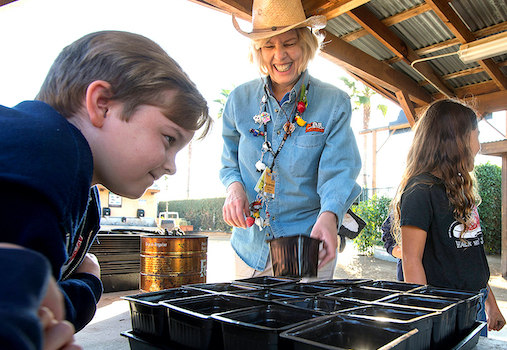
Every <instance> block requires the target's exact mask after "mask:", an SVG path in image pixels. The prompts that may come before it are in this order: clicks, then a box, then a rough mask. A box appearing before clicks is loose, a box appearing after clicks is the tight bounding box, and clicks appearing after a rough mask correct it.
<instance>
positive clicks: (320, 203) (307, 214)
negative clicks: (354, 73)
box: [220, 71, 361, 271]
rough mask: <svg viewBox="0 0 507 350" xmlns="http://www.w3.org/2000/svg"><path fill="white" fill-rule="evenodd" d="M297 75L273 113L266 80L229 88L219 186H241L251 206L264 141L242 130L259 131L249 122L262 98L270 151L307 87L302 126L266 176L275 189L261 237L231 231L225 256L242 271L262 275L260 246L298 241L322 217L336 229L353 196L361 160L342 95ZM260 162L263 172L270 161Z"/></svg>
mask: <svg viewBox="0 0 507 350" xmlns="http://www.w3.org/2000/svg"><path fill="white" fill-rule="evenodd" d="M301 76H302V77H303V78H300V79H299V81H298V82H297V84H296V85H295V86H294V87H293V88H292V90H291V91H290V93H289V98H288V99H284V102H283V104H282V106H281V107H280V104H279V103H278V101H277V100H276V98H275V97H274V96H273V95H272V94H271V93H269V91H270V89H269V88H268V86H267V79H266V78H264V79H256V80H253V81H251V82H248V83H245V84H243V85H240V86H238V87H237V88H235V89H234V90H233V91H232V92H231V93H230V95H229V98H228V100H227V103H226V105H225V107H224V112H223V131H222V136H223V139H224V148H223V153H222V168H221V170H220V180H221V181H222V183H223V184H224V186H225V187H226V188H227V187H229V185H230V184H232V183H233V182H236V181H237V182H239V183H241V184H242V185H243V187H244V189H245V192H246V194H247V196H248V201H249V203H251V202H252V201H254V200H255V198H256V195H257V192H255V190H254V186H255V184H256V183H257V180H258V179H259V177H260V175H261V173H260V172H258V171H257V170H256V167H255V164H256V162H257V161H259V159H260V157H261V149H262V144H263V142H264V137H262V136H253V134H252V133H251V132H250V129H252V128H253V129H258V128H259V124H257V123H255V121H254V120H253V117H254V115H256V114H259V113H260V112H262V111H260V110H259V108H260V105H261V100H262V96H263V95H264V94H266V95H267V96H266V97H267V103H266V111H267V112H268V113H269V114H270V116H271V121H270V122H268V123H267V132H268V134H267V135H268V141H269V142H271V145H272V149H273V150H274V151H275V152H276V150H277V149H278V147H279V145H280V143H281V142H282V139H283V136H284V134H285V132H284V130H283V125H284V124H285V123H286V122H287V120H288V119H290V120H291V121H292V119H293V117H294V112H295V106H296V104H297V102H298V99H299V92H300V88H301V84H303V82H304V84H305V86H308V80H310V87H309V89H308V95H307V99H308V106H307V108H306V110H305V111H304V113H303V114H302V115H301V117H302V119H304V120H305V121H307V122H308V124H307V125H306V126H303V127H300V126H297V125H296V129H295V131H294V132H293V133H292V135H291V136H289V137H288V138H287V140H286V142H285V144H284V146H283V148H282V149H281V151H280V153H279V154H278V156H277V157H276V162H275V165H274V167H273V169H271V170H272V171H273V172H274V173H275V182H276V184H275V198H274V199H271V200H269V201H268V202H267V207H268V211H269V214H270V226H268V227H265V228H264V229H263V230H262V231H261V230H260V229H259V227H258V226H257V225H253V226H252V227H249V228H247V229H242V228H237V227H235V228H234V229H233V234H232V238H231V244H232V247H233V249H234V250H235V251H236V253H237V254H238V255H239V257H240V258H241V259H242V260H243V261H244V262H245V263H246V264H247V265H249V266H250V267H252V268H254V269H256V270H260V271H262V270H264V269H265V266H266V262H267V259H268V256H269V244H268V243H267V242H266V240H269V239H273V238H278V237H284V236H292V235H298V234H303V235H307V236H309V235H310V233H311V231H312V228H313V225H314V224H315V222H316V221H317V218H318V216H319V215H320V214H321V213H322V212H324V211H330V212H332V213H334V214H336V216H337V218H338V227H339V226H340V224H341V221H342V219H343V216H344V215H345V212H346V211H347V209H348V208H349V207H350V205H351V204H352V202H353V201H354V199H355V198H356V197H357V196H358V195H359V193H360V192H361V188H360V186H359V185H358V184H357V183H356V178H357V176H358V175H359V172H360V170H361V158H360V155H359V150H358V147H357V143H356V139H355V137H354V133H353V131H352V129H351V127H350V119H351V105H350V98H349V96H348V95H347V94H346V93H345V92H343V91H341V90H340V89H338V88H336V87H335V86H333V85H331V84H327V83H323V82H321V81H319V80H317V79H315V78H313V77H310V76H309V75H308V74H307V72H306V71H305V72H303V74H302V75H301ZM303 80H304V81H303ZM313 122H316V123H314V124H311V123H313ZM317 123H321V124H317ZM309 126H310V127H309ZM312 126H313V128H312ZM261 130H263V129H261ZM263 162H264V163H265V164H266V165H267V166H271V164H272V162H273V155H272V154H271V153H270V152H267V153H265V155H264V158H263ZM265 209H266V204H265V205H264V206H263V209H262V210H261V212H260V214H261V216H262V217H265V216H266V214H265Z"/></svg>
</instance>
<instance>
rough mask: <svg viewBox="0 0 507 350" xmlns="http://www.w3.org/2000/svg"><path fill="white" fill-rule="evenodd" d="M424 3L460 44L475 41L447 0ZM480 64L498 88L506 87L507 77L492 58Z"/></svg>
mask: <svg viewBox="0 0 507 350" xmlns="http://www.w3.org/2000/svg"><path fill="white" fill-rule="evenodd" d="M426 3H428V5H429V6H430V7H431V9H432V10H433V12H435V14H436V15H437V16H438V17H439V18H440V19H441V20H442V22H444V24H445V25H446V26H447V27H448V28H449V30H450V31H451V32H453V34H454V35H455V36H456V38H457V39H458V40H459V41H460V42H461V44H466V43H469V42H472V41H475V36H474V34H473V33H472V32H471V31H470V30H469V29H468V28H467V26H466V25H465V23H463V21H462V20H461V18H460V17H459V16H458V15H457V14H456V12H455V11H454V10H453V9H452V8H451V7H450V6H449V1H448V0H427V1H426ZM478 63H479V64H480V66H481V67H482V68H483V69H484V70H485V71H486V72H487V73H488V75H489V76H490V77H491V79H493V81H494V82H495V84H496V85H497V86H498V88H499V89H500V90H506V89H507V77H506V76H505V75H504V74H503V73H502V72H501V71H500V69H499V68H498V66H497V65H496V64H495V62H493V60H492V59H490V58H488V59H485V60H481V61H479V62H478Z"/></svg>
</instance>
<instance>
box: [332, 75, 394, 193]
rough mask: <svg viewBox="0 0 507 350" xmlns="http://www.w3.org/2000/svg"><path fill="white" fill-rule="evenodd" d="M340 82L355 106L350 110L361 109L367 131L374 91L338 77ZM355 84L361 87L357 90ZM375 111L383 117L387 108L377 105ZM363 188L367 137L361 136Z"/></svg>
mask: <svg viewBox="0 0 507 350" xmlns="http://www.w3.org/2000/svg"><path fill="white" fill-rule="evenodd" d="M339 79H340V80H341V81H343V83H344V84H345V85H346V86H347V88H348V89H349V92H350V98H351V100H352V102H353V104H355V106H353V108H352V110H353V111H354V110H358V109H359V108H360V107H363V129H364V130H368V129H369V128H370V117H371V97H372V96H373V95H375V94H376V92H375V90H373V89H370V88H369V87H368V86H365V85H363V84H361V83H360V82H359V81H357V80H349V79H348V78H346V77H339ZM356 84H360V85H361V86H360V87H359V88H358V87H357V86H356ZM377 109H378V110H379V111H381V112H382V115H383V116H384V117H385V116H386V113H387V106H386V105H383V104H379V105H377ZM362 158H363V187H364V188H367V187H368V178H367V175H366V164H368V162H367V159H368V136H367V134H364V135H363V157H362Z"/></svg>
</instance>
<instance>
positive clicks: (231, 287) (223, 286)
mask: <svg viewBox="0 0 507 350" xmlns="http://www.w3.org/2000/svg"><path fill="white" fill-rule="evenodd" d="M183 288H192V289H202V290H207V291H212V292H217V293H220V292H232V291H240V290H244V291H247V290H256V289H259V288H256V287H254V286H246V285H241V284H235V283H232V282H223V283H198V284H187V285H185V286H183Z"/></svg>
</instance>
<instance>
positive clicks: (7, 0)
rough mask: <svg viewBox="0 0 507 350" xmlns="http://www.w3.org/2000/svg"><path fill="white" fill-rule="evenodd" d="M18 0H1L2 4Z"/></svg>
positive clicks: (0, 3) (0, 4)
mask: <svg viewBox="0 0 507 350" xmlns="http://www.w3.org/2000/svg"><path fill="white" fill-rule="evenodd" d="M14 1H16V0H0V6H3V5H7V4H10V3H11V2H14Z"/></svg>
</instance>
